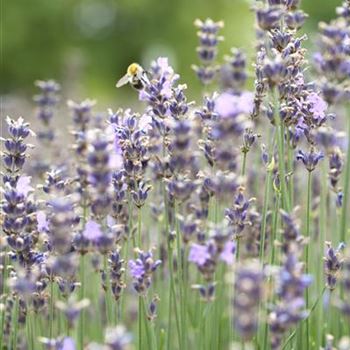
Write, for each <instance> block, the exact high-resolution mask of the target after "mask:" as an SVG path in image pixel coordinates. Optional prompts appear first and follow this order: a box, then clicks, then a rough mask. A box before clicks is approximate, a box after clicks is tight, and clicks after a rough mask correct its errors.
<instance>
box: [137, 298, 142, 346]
mask: <svg viewBox="0 0 350 350" xmlns="http://www.w3.org/2000/svg"><path fill="white" fill-rule="evenodd" d="M142 313H143V307H142V296H141V295H140V296H139V313H138V327H139V329H138V334H139V350H142Z"/></svg>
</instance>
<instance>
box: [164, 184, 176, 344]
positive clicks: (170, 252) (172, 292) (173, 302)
mask: <svg viewBox="0 0 350 350" xmlns="http://www.w3.org/2000/svg"><path fill="white" fill-rule="evenodd" d="M162 190H163V197H164V208H165V213H164V215H165V217H164V221H165V235H166V240H167V242H168V268H169V275H170V276H169V277H170V281H169V283H170V286H169V310H168V332H167V349H170V348H171V346H170V344H171V333H172V330H171V323H172V322H171V321H172V318H173V314H172V306H174V313H175V322H176V330H177V335H178V341H179V348H180V349H181V331H180V322H179V316H178V311H177V303H176V293H175V281H174V268H173V247H172V243H171V242H170V237H169V233H170V232H169V203H168V200H167V197H166V190H165V185H164V184H162Z"/></svg>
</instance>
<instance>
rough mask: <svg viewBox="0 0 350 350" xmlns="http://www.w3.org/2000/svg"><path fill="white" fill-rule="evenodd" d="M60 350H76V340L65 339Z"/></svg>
mask: <svg viewBox="0 0 350 350" xmlns="http://www.w3.org/2000/svg"><path fill="white" fill-rule="evenodd" d="M60 350H76V347H75V343H74V340H73V339H72V338H68V337H67V338H64V340H63V343H62V346H61V347H60Z"/></svg>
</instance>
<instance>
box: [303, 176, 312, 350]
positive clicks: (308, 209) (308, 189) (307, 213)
mask: <svg viewBox="0 0 350 350" xmlns="http://www.w3.org/2000/svg"><path fill="white" fill-rule="evenodd" d="M311 182H312V172H311V171H308V177H307V201H306V230H305V235H306V238H307V239H309V240H310V211H311V185H312V183H311ZM309 245H310V241H308V242H307V244H306V247H305V266H306V273H308V272H309ZM309 297H310V296H309V289H308V288H307V289H306V309H309V305H310V300H309ZM309 323H310V321H309V318H307V320H306V349H309V343H310V338H309V337H310V324H309Z"/></svg>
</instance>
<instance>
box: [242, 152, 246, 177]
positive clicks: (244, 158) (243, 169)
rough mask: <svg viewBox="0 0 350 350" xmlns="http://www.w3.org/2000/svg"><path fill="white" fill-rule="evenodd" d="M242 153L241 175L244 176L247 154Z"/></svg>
mask: <svg viewBox="0 0 350 350" xmlns="http://www.w3.org/2000/svg"><path fill="white" fill-rule="evenodd" d="M242 153H243V161H242V171H241V175H242V176H244V175H245V168H246V163H247V152H242Z"/></svg>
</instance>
